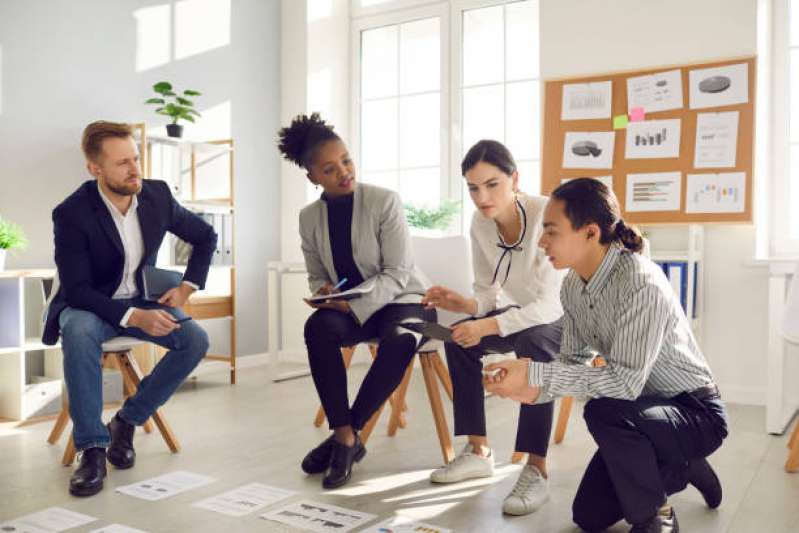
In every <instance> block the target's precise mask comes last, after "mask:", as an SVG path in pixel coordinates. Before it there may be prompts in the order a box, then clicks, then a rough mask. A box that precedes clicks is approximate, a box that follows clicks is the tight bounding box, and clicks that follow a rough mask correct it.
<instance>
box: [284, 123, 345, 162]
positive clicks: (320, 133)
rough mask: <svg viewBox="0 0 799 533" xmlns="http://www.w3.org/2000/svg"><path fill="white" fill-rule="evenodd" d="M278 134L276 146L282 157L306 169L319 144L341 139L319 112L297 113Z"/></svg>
mask: <svg viewBox="0 0 799 533" xmlns="http://www.w3.org/2000/svg"><path fill="white" fill-rule="evenodd" d="M278 135H279V137H280V141H279V142H278V145H277V148H278V150H280V153H281V154H283V157H284V158H286V159H287V160H289V161H291V162H292V163H294V164H295V165H298V166H300V167H302V168H304V169H305V170H308V171H310V170H311V165H312V164H313V162H314V159H315V158H316V151H317V149H318V148H319V147H320V146H322V145H323V144H325V143H327V142H329V141H340V140H341V138H340V137H339V136H338V135H337V134H336V132H334V131H333V126H329V125H328V124H326V123H325V121H324V120H322V117H321V116H320V115H319V113H312V114H311V116H308V115H297V116H296V117H294V120H292V121H291V126H288V127H286V128H281V129H280V131H279V132H278Z"/></svg>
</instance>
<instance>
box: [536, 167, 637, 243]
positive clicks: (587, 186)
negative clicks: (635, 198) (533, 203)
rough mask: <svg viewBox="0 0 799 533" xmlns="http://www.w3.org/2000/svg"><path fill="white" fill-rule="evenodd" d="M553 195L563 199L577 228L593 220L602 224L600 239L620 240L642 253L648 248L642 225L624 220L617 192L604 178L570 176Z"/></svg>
mask: <svg viewBox="0 0 799 533" xmlns="http://www.w3.org/2000/svg"><path fill="white" fill-rule="evenodd" d="M552 198H553V199H555V200H560V201H561V202H563V212H564V214H565V215H566V218H568V219H569V221H570V222H571V226H572V228H573V229H575V230H578V229H581V228H584V227H585V226H587V225H588V224H591V223H592V222H593V223H595V224H596V225H597V226H599V231H600V236H599V242H600V243H602V244H607V243H609V242H614V241H617V242H619V243H621V245H622V246H624V247H625V248H627V249H628V250H631V251H633V252H639V253H640V252H641V251H642V250H643V249H644V240H643V237H641V233H640V232H639V231H638V228H636V227H635V226H629V225H627V223H626V222H624V219H623V218H621V210H620V209H619V202H618V200H617V199H616V195H615V194H613V191H612V190H611V189H609V188H608V187H607V186H606V185H605V184H604V183H602V182H601V181H599V180H596V179H593V178H577V179H573V180H569V181H567V182H566V183H564V184H562V185H561V186H559V187H558V188H557V189H555V190H554V191H552Z"/></svg>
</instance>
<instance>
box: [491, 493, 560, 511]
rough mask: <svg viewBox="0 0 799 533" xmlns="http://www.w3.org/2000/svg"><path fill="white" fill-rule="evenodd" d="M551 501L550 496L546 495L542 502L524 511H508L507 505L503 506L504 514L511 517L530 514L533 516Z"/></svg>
mask: <svg viewBox="0 0 799 533" xmlns="http://www.w3.org/2000/svg"><path fill="white" fill-rule="evenodd" d="M548 501H549V494H547V495H546V497H544V498H543V499H542V500H541V501H539V502H538V504H537V505H535V506H532V507H530V506H526V507H525V508H524V509H506V508H505V504H504V503H503V504H502V512H503V513H504V514H507V515H511V516H524V515H528V514H532V513H534V512H536V511H538V510H539V509H540V508H542V507H543V506H544V504H545V503H547V502H548Z"/></svg>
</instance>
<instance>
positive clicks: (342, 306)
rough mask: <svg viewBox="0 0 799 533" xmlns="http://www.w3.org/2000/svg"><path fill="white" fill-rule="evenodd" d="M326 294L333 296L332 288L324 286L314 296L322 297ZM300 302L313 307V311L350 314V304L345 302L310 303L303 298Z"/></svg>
mask: <svg viewBox="0 0 799 533" xmlns="http://www.w3.org/2000/svg"><path fill="white" fill-rule="evenodd" d="M326 294H333V286H332V285H325V286H324V287H322V288H321V289H319V290H318V291H316V293H314V296H324V295H326ZM302 301H304V302H305V303H307V304H308V305H310V306H311V307H313V308H314V309H332V310H334V311H338V312H339V313H344V314H349V313H350V304H349V303H348V302H347V300H325V301H323V302H312V301H310V300H309V299H308V298H303V299H302Z"/></svg>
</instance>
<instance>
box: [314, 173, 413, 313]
mask: <svg viewBox="0 0 799 533" xmlns="http://www.w3.org/2000/svg"><path fill="white" fill-rule="evenodd" d="M353 194H354V195H355V197H354V198H353V208H352V209H353V213H352V255H353V258H354V260H355V265H356V266H357V267H358V270H359V271H360V272H361V276H363V279H364V281H368V280H370V279H371V278H374V283H375V286H374V289H373V290H372V291H371V292H369V293H366V294H364V295H362V296H360V297H358V298H353V299H352V300H349V304H350V309H351V310H352V313H353V315H355V318H356V319H357V320H358V322H359V323H361V324H363V323H364V322H366V321H367V320H368V319H369V317H370V316H372V315H373V314H374V313H375V312H377V311H378V310H380V308H382V307H383V306H384V305H386V304H390V303H419V302H421V300H422V295H424V294H425V293H426V292H427V287H428V286H429V283H428V282H427V280H426V278H425V277H424V275H423V274H422V273H421V272H420V271H419V270H418V269H417V268H416V267H415V265H414V263H413V254H412V253H411V238H410V234H409V232H408V224H407V222H406V221H405V208H404V207H403V205H402V200H401V199H400V197H399V194H397V193H395V192H394V191H390V190H388V189H384V188H382V187H377V186H375V185H369V184H367V183H356V185H355V192H354V193H353ZM300 237H301V239H302V253H303V255H304V256H305V268H306V269H307V270H308V285H309V287H310V288H311V293H315V292H316V291H318V290H319V289H320V288H322V287H324V286H325V285H335V284H336V283H338V281H339V279H338V276H337V275H336V268H335V266H334V265H333V252H332V251H331V249H330V229H329V227H328V224H327V204H326V203H325V201H324V200H322V199H321V198H320V199H319V200H316V201H315V202H313V203H312V204H309V205H307V206H305V207H304V208H303V209H302V211H300Z"/></svg>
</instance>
